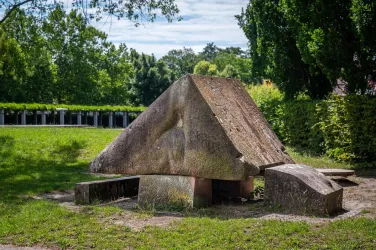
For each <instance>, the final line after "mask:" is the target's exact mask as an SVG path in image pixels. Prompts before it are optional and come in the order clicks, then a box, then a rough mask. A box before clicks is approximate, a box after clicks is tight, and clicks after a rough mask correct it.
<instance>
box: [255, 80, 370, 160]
mask: <svg viewBox="0 0 376 250" xmlns="http://www.w3.org/2000/svg"><path fill="white" fill-rule="evenodd" d="M255 89H257V90H255ZM263 89H264V90H263ZM260 91H265V92H268V93H270V94H272V95H273V96H272V97H270V95H269V96H268V97H265V96H263V95H260V94H259V92H260ZM250 93H251V96H252V97H253V99H254V100H255V102H256V103H257V105H258V106H259V108H260V109H261V111H262V112H263V114H264V116H265V118H266V119H267V120H268V122H269V124H270V125H271V127H272V128H273V130H274V131H275V132H276V134H277V135H278V137H279V138H280V140H281V141H282V142H283V143H285V144H287V145H290V146H295V147H300V148H306V149H309V151H311V152H314V153H318V154H323V153H325V154H327V155H328V156H330V157H332V158H334V159H336V160H341V161H352V162H374V161H376V97H373V96H361V95H349V96H344V97H340V96H332V97H330V98H328V99H327V100H321V101H312V100H293V101H284V100H283V95H281V94H278V93H275V92H272V91H270V90H269V89H268V88H267V87H265V86H259V87H253V89H252V88H251V89H250ZM255 93H256V94H255ZM260 97H261V98H260ZM303 99H304V98H303Z"/></svg>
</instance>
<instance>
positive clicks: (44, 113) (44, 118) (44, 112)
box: [41, 110, 46, 125]
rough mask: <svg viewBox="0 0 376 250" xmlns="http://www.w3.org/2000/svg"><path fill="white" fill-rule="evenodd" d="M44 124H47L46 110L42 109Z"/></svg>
mask: <svg viewBox="0 0 376 250" xmlns="http://www.w3.org/2000/svg"><path fill="white" fill-rule="evenodd" d="M41 116H42V117H41V118H42V119H41V120H42V125H46V111H45V110H42V115H41Z"/></svg>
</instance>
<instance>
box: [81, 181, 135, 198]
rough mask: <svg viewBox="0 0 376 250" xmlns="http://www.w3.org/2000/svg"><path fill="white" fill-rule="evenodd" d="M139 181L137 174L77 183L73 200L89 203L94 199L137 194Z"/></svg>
mask: <svg viewBox="0 0 376 250" xmlns="http://www.w3.org/2000/svg"><path fill="white" fill-rule="evenodd" d="M139 182H140V177H139V176H132V177H122V178H116V179H108V180H101V181H89V182H81V183H77V184H76V187H75V200H76V203H77V204H89V203H92V202H95V201H108V200H115V199H118V198H120V197H133V196H137V194H138V186H139Z"/></svg>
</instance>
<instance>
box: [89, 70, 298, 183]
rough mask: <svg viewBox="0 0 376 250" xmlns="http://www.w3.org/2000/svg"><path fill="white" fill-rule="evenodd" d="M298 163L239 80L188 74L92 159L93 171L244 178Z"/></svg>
mask: <svg viewBox="0 0 376 250" xmlns="http://www.w3.org/2000/svg"><path fill="white" fill-rule="evenodd" d="M284 163H293V160H292V159H291V158H290V156H289V155H288V154H287V153H286V152H285V151H284V147H283V145H282V144H281V143H280V141H279V140H278V138H277V137H276V135H275V134H274V132H273V131H272V130H271V128H270V126H269V125H268V123H267V122H266V120H265V119H264V117H263V115H262V114H261V112H260V111H259V110H258V108H257V106H256V104H255V103H254V102H253V100H252V99H251V98H250V96H249V94H248V93H247V92H246V90H245V89H244V87H243V86H242V84H241V83H240V81H239V80H235V79H228V78H218V77H210V76H200V75H186V76H184V77H182V78H181V79H179V80H178V81H176V82H175V83H174V84H172V85H171V86H170V88H168V89H167V90H166V91H165V92H164V93H163V94H162V95H161V96H160V97H159V98H158V99H157V100H156V101H155V102H154V103H153V104H151V105H150V106H149V107H148V109H147V110H146V111H144V112H143V113H142V114H141V115H140V116H139V117H138V118H137V119H136V120H135V121H133V122H132V124H131V125H129V126H128V127H127V128H126V129H124V131H123V132H122V133H121V134H120V135H119V136H118V137H117V138H116V139H115V140H114V141H113V142H112V143H111V144H110V145H109V146H108V147H106V148H105V149H104V150H103V151H102V152H101V153H100V154H99V155H98V156H97V157H96V158H95V159H94V160H93V161H92V162H91V164H90V166H89V171H90V172H98V173H114V174H115V173H118V174H137V175H138V174H140V175H143V174H168V175H183V176H194V177H200V178H208V179H220V180H245V179H247V178H248V177H249V176H253V175H257V174H258V173H259V168H260V167H263V166H268V165H271V164H272V165H273V164H277V165H278V164H284Z"/></svg>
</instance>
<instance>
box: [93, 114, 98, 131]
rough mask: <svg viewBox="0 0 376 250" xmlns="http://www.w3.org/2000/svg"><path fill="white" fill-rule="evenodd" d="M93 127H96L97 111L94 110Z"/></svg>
mask: <svg viewBox="0 0 376 250" xmlns="http://www.w3.org/2000/svg"><path fill="white" fill-rule="evenodd" d="M94 127H98V111H94Z"/></svg>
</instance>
